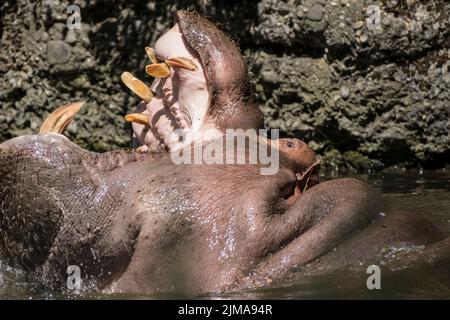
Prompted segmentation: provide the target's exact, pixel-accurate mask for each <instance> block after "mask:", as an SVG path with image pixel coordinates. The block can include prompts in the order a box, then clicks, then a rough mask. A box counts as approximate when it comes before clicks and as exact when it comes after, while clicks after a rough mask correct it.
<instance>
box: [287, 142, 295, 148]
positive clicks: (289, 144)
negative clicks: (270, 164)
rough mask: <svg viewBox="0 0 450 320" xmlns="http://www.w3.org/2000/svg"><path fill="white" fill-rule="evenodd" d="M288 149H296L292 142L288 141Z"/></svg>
mask: <svg viewBox="0 0 450 320" xmlns="http://www.w3.org/2000/svg"><path fill="white" fill-rule="evenodd" d="M287 147H288V148H290V149H293V148H294V144H293V143H292V142H291V141H288V143H287Z"/></svg>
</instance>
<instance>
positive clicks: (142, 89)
mask: <svg viewBox="0 0 450 320" xmlns="http://www.w3.org/2000/svg"><path fill="white" fill-rule="evenodd" d="M120 78H121V79H122V82H123V83H124V84H125V85H126V86H127V87H128V89H130V90H131V91H133V93H135V94H136V95H137V96H138V97H139V98H141V99H142V100H144V101H145V102H149V101H150V100H152V98H153V93H152V90H151V89H150V88H149V87H148V86H147V85H146V84H145V83H144V82H142V81H141V80H139V79H138V78H136V77H135V76H134V75H132V74H131V73H129V72H124V73H122V75H121V76H120Z"/></svg>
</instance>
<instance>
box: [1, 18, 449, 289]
mask: <svg viewBox="0 0 450 320" xmlns="http://www.w3.org/2000/svg"><path fill="white" fill-rule="evenodd" d="M175 23H176V24H177V25H178V27H177V26H175V28H174V29H171V31H169V33H167V34H163V35H162V36H161V38H159V40H158V41H160V42H158V41H157V42H156V43H157V45H156V48H155V56H156V58H155V57H153V51H151V50H150V51H149V50H147V51H148V52H149V53H150V54H149V55H150V58H151V60H153V61H152V66H151V67H150V68H147V71H148V72H149V73H151V74H153V75H155V76H157V77H158V81H157V83H156V91H157V92H155V93H151V92H149V91H148V89H149V88H148V87H146V86H145V84H143V83H141V82H140V80H138V79H137V78H134V77H132V76H129V75H127V76H125V77H123V80H124V82H125V84H126V85H127V86H128V87H129V88H130V89H131V90H132V91H133V92H134V93H136V94H137V95H138V96H140V97H141V98H144V100H145V102H144V103H143V104H142V103H141V104H140V108H139V109H138V112H137V114H134V115H133V116H131V117H129V118H128V119H129V120H131V121H138V122H139V124H140V125H143V126H147V127H148V128H154V129H156V130H155V132H156V135H154V136H153V137H152V139H142V140H139V139H138V141H137V142H139V143H140V144H142V146H141V147H143V146H147V148H140V149H139V150H140V151H138V150H131V151H129V150H128V151H126V150H116V151H110V152H106V153H93V152H90V151H88V150H86V149H83V148H81V147H79V146H78V145H76V144H75V143H73V142H72V141H70V140H69V139H68V138H66V137H64V136H63V135H62V134H61V133H62V132H63V131H64V129H65V128H66V127H67V125H68V123H69V122H70V120H71V119H72V118H73V116H74V115H75V114H76V112H77V111H78V109H79V107H80V105H81V103H72V104H68V105H65V106H63V107H61V108H60V109H58V110H56V111H55V112H54V113H52V114H51V115H50V117H49V118H48V119H47V120H46V121H45V122H44V125H43V126H42V128H41V133H40V134H38V135H24V136H19V137H17V138H13V139H10V140H7V141H5V142H3V143H2V144H0V164H1V165H0V184H1V185H2V186H3V187H2V189H1V190H0V202H1V206H2V207H1V209H2V211H1V216H0V231H1V233H0V234H1V240H2V241H1V250H2V251H1V254H2V256H4V258H5V259H6V260H8V261H9V263H11V264H13V265H19V266H21V267H23V268H24V270H25V272H27V273H28V274H29V275H30V277H34V278H35V279H36V280H38V281H41V282H43V283H44V284H45V285H47V286H49V287H50V288H53V289H55V290H57V291H59V290H64V288H65V285H66V276H67V274H66V270H67V265H79V266H80V267H81V271H82V276H83V279H84V280H85V281H89V280H91V281H92V279H94V285H95V288H96V290H99V291H102V292H106V293H118V292H122V293H140V294H153V293H157V292H177V293H180V292H182V293H188V294H193V295H195V294H202V293H210V292H224V291H229V290H239V289H246V288H253V287H260V286H265V285H268V284H271V283H283V282H284V281H286V280H288V279H291V278H293V277H294V276H295V275H299V274H309V275H310V274H315V273H321V274H323V273H330V272H333V271H335V270H338V269H339V270H354V271H356V270H358V268H361V265H367V264H371V263H380V261H381V259H382V257H381V255H380V254H381V252H382V251H383V249H384V248H386V247H397V246H402V247H403V246H405V245H406V246H412V247H414V248H418V249H417V251H415V252H409V253H407V254H405V255H403V256H401V257H399V260H398V261H394V262H386V263H385V265H384V268H385V270H387V272H388V270H391V271H392V272H395V271H398V270H399V265H401V266H402V269H403V270H404V269H405V268H410V269H414V268H415V267H417V266H420V267H423V266H426V267H438V266H448V265H449V262H450V254H449V252H450V250H449V248H450V238H449V237H448V235H447V236H446V235H443V234H441V233H440V232H439V231H438V230H437V229H436V228H435V227H434V226H433V225H432V224H431V223H429V222H427V221H425V220H423V219H421V218H418V217H416V216H414V215H413V214H408V213H405V212H402V211H400V210H398V209H395V208H393V207H391V206H390V205H388V204H387V203H385V201H384V198H383V197H382V195H381V194H379V193H378V192H376V191H374V190H373V189H372V188H371V187H369V186H368V185H367V184H365V183H364V182H361V181H359V180H355V179H336V180H331V181H327V182H321V183H319V181H318V178H317V168H318V162H317V159H316V156H315V153H314V152H313V150H312V149H311V148H310V147H309V146H308V145H307V144H306V143H304V142H303V141H300V140H298V139H281V140H280V141H275V140H267V139H263V141H265V142H266V143H270V144H274V145H278V148H279V151H280V169H279V170H278V172H277V173H276V174H274V175H267V176H264V175H260V174H259V172H260V171H259V169H260V167H261V164H254V165H251V164H244V165H206V164H198V165H174V163H173V162H172V161H171V158H170V153H169V152H170V151H171V150H172V148H173V145H172V144H171V141H170V140H167V139H165V138H166V137H167V136H170V134H171V132H172V131H173V130H174V129H175V128H176V126H179V127H183V128H184V129H186V130H187V131H188V132H191V133H192V132H193V133H195V131H202V130H203V129H204V126H207V127H208V128H214V132H215V134H216V135H215V136H214V137H210V138H211V139H221V138H222V136H221V135H223V133H224V130H225V129H227V128H235V129H238V128H252V129H258V128H260V127H261V126H262V121H261V120H262V119H261V113H260V112H259V111H258V108H257V106H256V104H254V102H253V99H252V96H251V95H250V92H249V88H250V84H249V78H248V74H247V70H246V66H245V63H244V61H243V59H242V57H241V56H240V54H239V51H238V50H237V48H236V47H235V46H234V44H233V43H232V42H231V41H230V40H229V39H228V38H227V37H226V36H225V35H224V34H223V33H222V32H220V31H219V30H218V29H217V28H216V27H215V26H214V24H212V23H210V22H209V21H207V20H206V19H204V18H202V17H201V16H199V15H197V14H195V13H192V12H187V11H178V12H177V15H176V20H175ZM165 37H166V38H165ZM204 39H209V41H208V42H207V43H202V41H204ZM168 40H170V41H174V42H175V43H174V48H177V50H176V52H173V53H171V51H170V48H169V47H167V46H166V45H164V42H165V41H168ZM177 41H178V42H177ZM236 53H237V54H236ZM180 54H189V56H188V57H181V58H183V59H181V60H180V59H178V60H177V59H176V58H180V57H179V55H180ZM172 55H174V56H172ZM221 57H225V58H227V59H224V60H221V59H220V58H221ZM174 59H175V60H174ZM174 61H176V63H174ZM192 64H195V65H197V69H195V68H191V69H189V68H190V66H192ZM228 64H230V65H228ZM179 69H183V70H182V71H183V72H186V73H185V74H184V76H183V74H182V73H179V72H180V70H179ZM167 70H169V71H170V72H167ZM186 70H189V71H191V72H195V71H196V70H203V75H202V74H201V73H199V74H197V75H196V76H195V77H193V78H190V76H191V75H190V74H189V73H188V72H187V71H186ZM224 70H225V72H224ZM199 75H200V76H199ZM177 77H179V78H177ZM183 79H185V80H186V79H187V80H188V81H186V82H184V81H183ZM205 83H206V92H205V91H204V90H205V86H204V84H205ZM165 84H170V88H169V90H161V92H158V86H162V87H164V85H165ZM183 86H187V87H189V88H192V86H194V87H197V88H198V89H199V92H195V91H194V93H195V94H199V96H203V95H204V94H207V96H208V99H207V103H206V105H205V101H204V99H203V98H202V99H198V101H197V102H198V104H197V103H192V100H191V98H192V97H191V96H187V97H183V94H178V95H177V94H174V93H176V92H178V93H180V92H183V90H184V88H183ZM195 94H193V95H192V96H193V97H195ZM174 97H177V98H178V99H175V100H173V98H174ZM152 99H155V101H156V102H155V103H156V106H154V105H153V104H152V101H153V100H152ZM171 101H172V102H175V103H177V104H178V106H177V107H176V108H171V106H172V105H171ZM153 107H154V108H158V109H160V110H163V111H164V112H163V113H159V114H157V113H153V112H152V108H153ZM197 108H198V109H197ZM183 111H184V112H183ZM198 115H200V117H199V118H196V119H194V118H193V117H196V116H198ZM163 116H165V117H174V119H175V121H173V122H171V123H170V124H168V123H166V124H164V125H162V126H158V125H157V124H158V121H159V120H160V119H159V118H158V117H163ZM176 117H178V119H176ZM180 120H183V121H180ZM80 121H82V120H81V119H80ZM196 121H197V122H196ZM194 123H196V125H194ZM153 125H154V127H153ZM163 127H164V130H160V129H162V128H163ZM134 129H135V131H136V127H135V128H134ZM147 132H150V131H148V130H147ZM151 134H153V132H152V133H151ZM138 135H139V132H138V133H137V134H136V136H137V138H139V137H138ZM191 137H192V139H193V140H191V141H189V140H186V141H185V144H182V146H181V148H182V149H183V150H185V149H186V148H190V147H191V144H195V143H196V142H197V141H196V140H195V137H196V135H195V134H193V135H191ZM153 138H155V139H153ZM157 139H158V140H157ZM155 141H158V145H162V146H164V148H162V149H161V150H156V151H157V152H151V150H152V149H154V148H153V146H154V142H155ZM277 142H278V143H277ZM143 149H146V150H143ZM166 149H167V150H169V151H166ZM142 151H147V152H142ZM354 248H357V250H354ZM336 252H338V253H339V254H338V258H339V259H336Z"/></svg>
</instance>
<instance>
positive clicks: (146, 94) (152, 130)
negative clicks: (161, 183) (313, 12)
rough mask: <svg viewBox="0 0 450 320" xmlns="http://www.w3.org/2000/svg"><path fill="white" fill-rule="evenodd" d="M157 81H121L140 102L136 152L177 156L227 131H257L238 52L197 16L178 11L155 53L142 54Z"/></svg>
mask: <svg viewBox="0 0 450 320" xmlns="http://www.w3.org/2000/svg"><path fill="white" fill-rule="evenodd" d="M146 52H147V55H148V56H149V58H150V61H151V64H149V65H147V66H146V72H147V73H148V74H149V75H150V76H152V77H154V78H155V80H154V81H153V84H152V85H151V86H150V87H148V86H147V85H146V84H145V83H143V82H142V81H140V80H139V79H137V78H135V77H134V76H133V75H132V74H131V73H129V72H124V73H123V74H122V81H123V82H124V83H125V85H126V86H127V87H128V88H129V89H131V90H132V91H133V92H134V93H136V94H137V95H138V96H139V97H141V98H142V99H143V100H144V101H143V102H141V104H140V105H139V106H138V109H137V111H138V113H135V114H130V115H128V116H126V120H127V121H131V122H133V131H134V137H135V139H136V140H137V141H136V142H137V143H138V144H139V145H141V146H142V147H141V148H140V150H150V151H160V150H162V149H166V150H168V151H176V150H179V149H180V148H183V147H185V146H187V145H189V144H191V143H192V142H195V141H197V140H199V139H200V138H199V137H201V139H202V140H203V141H210V140H212V139H214V138H216V137H219V136H221V135H222V134H223V132H224V130H225V129H233V128H242V129H247V128H260V127H262V114H261V112H260V111H259V109H258V108H257V106H256V105H255V103H254V101H253V95H252V94H251V88H250V85H249V81H248V76H247V69H246V65H245V62H244V60H243V58H242V56H241V54H240V53H239V50H238V49H237V48H236V46H235V45H234V44H233V43H232V42H231V41H230V40H229V39H228V37H226V36H225V35H224V34H223V33H222V32H221V31H220V30H218V29H217V28H216V27H215V26H214V25H212V24H211V23H210V22H209V21H207V20H205V19H204V18H202V17H200V16H199V15H197V14H196V13H193V12H187V11H178V12H177V14H176V24H175V26H174V27H173V28H171V29H170V30H169V31H168V32H166V33H165V34H164V35H162V36H161V37H160V38H159V39H158V41H157V42H156V44H155V48H154V49H152V48H146Z"/></svg>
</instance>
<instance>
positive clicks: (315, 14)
mask: <svg viewBox="0 0 450 320" xmlns="http://www.w3.org/2000/svg"><path fill="white" fill-rule="evenodd" d="M323 13H324V8H323V7H322V6H321V5H319V4H315V5H313V6H312V7H311V8H310V9H309V10H308V13H307V14H306V18H308V19H309V20H312V21H320V20H322V18H323Z"/></svg>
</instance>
